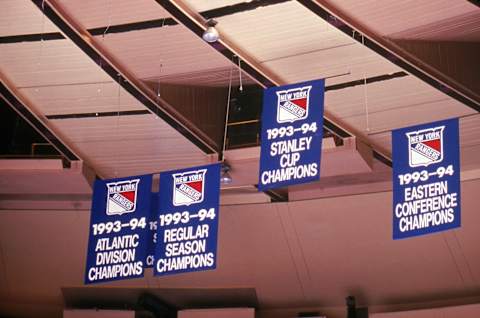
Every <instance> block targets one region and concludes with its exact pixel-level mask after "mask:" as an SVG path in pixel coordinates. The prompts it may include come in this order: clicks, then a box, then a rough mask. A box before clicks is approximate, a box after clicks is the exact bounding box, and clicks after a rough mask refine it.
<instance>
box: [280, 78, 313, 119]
mask: <svg viewBox="0 0 480 318" xmlns="http://www.w3.org/2000/svg"><path fill="white" fill-rule="evenodd" d="M311 89H312V86H304V87H298V88H293V89H288V90H284V91H278V92H277V101H278V102H277V122H278V123H285V122H294V121H296V120H301V119H305V118H307V116H308V105H309V99H310V90H311Z"/></svg>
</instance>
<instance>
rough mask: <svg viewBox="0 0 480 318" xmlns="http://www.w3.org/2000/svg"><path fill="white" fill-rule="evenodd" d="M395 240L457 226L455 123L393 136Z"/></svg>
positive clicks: (397, 132)
mask: <svg viewBox="0 0 480 318" xmlns="http://www.w3.org/2000/svg"><path fill="white" fill-rule="evenodd" d="M392 156H393V238H394V239H402V238H407V237H411V236H417V235H423V234H428V233H432V232H438V231H443V230H448V229H452V228H456V227H460V224H461V220H460V158H459V133H458V119H449V120H443V121H438V122H434V123H430V124H426V125H418V126H413V127H407V128H402V129H397V130H394V131H393V132H392Z"/></svg>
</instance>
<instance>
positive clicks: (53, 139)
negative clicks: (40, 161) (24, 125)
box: [0, 81, 79, 161]
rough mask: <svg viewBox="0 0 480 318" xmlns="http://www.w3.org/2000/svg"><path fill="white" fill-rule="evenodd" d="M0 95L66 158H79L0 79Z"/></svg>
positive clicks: (71, 159)
mask: <svg viewBox="0 0 480 318" xmlns="http://www.w3.org/2000/svg"><path fill="white" fill-rule="evenodd" d="M0 96H1V97H2V98H3V99H4V100H5V102H6V103H7V104H8V105H10V107H12V108H13V109H14V110H15V111H16V112H17V113H18V114H19V115H20V116H21V117H23V118H24V119H25V120H26V121H27V122H28V123H29V124H30V125H31V126H32V127H33V128H34V129H35V130H36V131H38V132H39V133H40V135H42V137H43V138H45V139H46V140H47V141H48V142H49V143H50V144H51V145H52V146H53V147H54V148H55V149H57V150H58V152H59V153H61V154H62V155H63V156H64V157H65V158H66V159H67V160H70V161H75V160H79V158H78V157H77V155H75V154H74V153H73V152H72V151H71V150H70V149H69V148H68V147H67V146H66V145H64V144H63V142H62V141H61V140H60V139H58V138H57V136H55V135H54V134H53V133H52V132H51V131H50V129H48V127H46V126H45V125H44V124H43V123H42V122H41V121H40V120H39V119H38V118H37V117H36V116H35V115H34V114H32V113H31V112H30V110H29V109H28V108H27V107H26V106H25V105H24V104H23V103H22V102H21V101H20V100H19V99H18V98H17V97H16V96H15V95H14V94H12V93H11V92H10V90H9V89H8V88H7V87H6V86H5V84H4V83H3V81H0Z"/></svg>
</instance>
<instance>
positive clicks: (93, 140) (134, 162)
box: [50, 115, 208, 177]
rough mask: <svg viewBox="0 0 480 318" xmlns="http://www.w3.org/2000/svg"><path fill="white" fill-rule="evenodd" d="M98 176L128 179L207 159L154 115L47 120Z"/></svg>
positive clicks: (191, 164)
mask: <svg viewBox="0 0 480 318" xmlns="http://www.w3.org/2000/svg"><path fill="white" fill-rule="evenodd" d="M50 122H51V124H52V125H53V127H55V128H56V129H58V130H60V131H62V132H63V133H64V134H65V135H67V136H68V137H69V140H70V142H71V144H72V145H74V146H75V148H76V149H78V151H79V153H81V154H83V155H84V156H85V157H86V158H88V159H89V162H90V163H91V164H92V165H93V166H94V167H95V168H96V171H97V172H98V173H99V174H100V175H101V176H102V177H113V176H115V175H118V176H128V175H132V174H143V173H153V172H160V171H162V170H170V169H179V168H182V167H188V166H195V165H200V164H205V163H208V157H207V156H206V155H205V154H204V153H203V152H202V151H201V150H199V149H198V148H196V147H195V146H193V144H192V143H191V142H190V141H188V140H187V139H186V138H185V137H183V136H182V135H180V134H179V133H178V132H176V131H175V130H173V129H172V128H171V127H170V126H168V125H167V124H166V123H165V122H163V121H162V120H161V119H159V118H158V117H156V116H154V115H136V116H120V117H116V116H114V117H97V118H83V119H60V120H51V121H50Z"/></svg>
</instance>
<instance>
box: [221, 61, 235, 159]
mask: <svg viewBox="0 0 480 318" xmlns="http://www.w3.org/2000/svg"><path fill="white" fill-rule="evenodd" d="M233 58H234V57H232V59H233ZM232 62H233V61H232ZM232 76H233V65H232V67H231V68H230V80H229V84H228V97H227V110H226V113H225V128H224V130H223V146H222V153H221V154H220V161H221V162H224V161H225V148H226V146H227V131H228V119H229V115H230V97H231V95H232Z"/></svg>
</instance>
